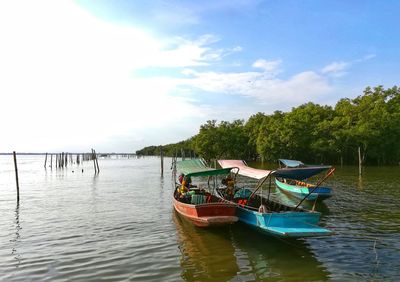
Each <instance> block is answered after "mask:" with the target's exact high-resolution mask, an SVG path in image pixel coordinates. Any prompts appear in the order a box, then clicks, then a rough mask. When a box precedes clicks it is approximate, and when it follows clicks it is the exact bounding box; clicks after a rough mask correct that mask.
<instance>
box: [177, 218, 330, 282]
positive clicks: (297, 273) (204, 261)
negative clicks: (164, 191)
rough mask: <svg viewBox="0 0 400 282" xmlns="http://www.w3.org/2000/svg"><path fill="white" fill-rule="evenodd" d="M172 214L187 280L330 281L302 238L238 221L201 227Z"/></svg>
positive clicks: (183, 272)
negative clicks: (272, 233)
mask: <svg viewBox="0 0 400 282" xmlns="http://www.w3.org/2000/svg"><path fill="white" fill-rule="evenodd" d="M173 213H174V214H173V221H174V223H175V225H176V229H177V239H178V244H179V249H180V251H181V258H180V264H181V268H182V272H181V277H182V279H184V280H185V281H271V280H272V281H325V280H329V272H328V271H327V270H326V269H325V267H324V266H323V265H322V263H320V262H319V261H318V260H317V259H316V258H315V257H314V254H313V253H312V252H311V250H310V247H309V245H308V244H307V243H306V241H305V240H303V239H279V238H276V237H273V236H265V234H262V233H259V232H257V231H255V230H252V229H250V228H248V226H246V225H245V224H242V223H237V224H234V225H232V226H226V227H222V228H212V229H202V228H197V227H195V226H193V225H192V224H190V223H189V222H187V221H185V220H184V219H182V218H180V217H179V215H177V214H176V212H175V211H174V212H173Z"/></svg>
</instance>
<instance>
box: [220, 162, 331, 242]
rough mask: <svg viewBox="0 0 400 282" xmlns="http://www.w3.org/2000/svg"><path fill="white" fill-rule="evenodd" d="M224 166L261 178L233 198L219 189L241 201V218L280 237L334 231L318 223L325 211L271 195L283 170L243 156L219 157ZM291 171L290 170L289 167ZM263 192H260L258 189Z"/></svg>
mask: <svg viewBox="0 0 400 282" xmlns="http://www.w3.org/2000/svg"><path fill="white" fill-rule="evenodd" d="M218 163H219V164H220V165H221V167H222V168H227V167H231V168H232V167H236V168H237V169H236V171H235V170H233V171H235V172H236V173H237V174H240V175H242V176H246V177H250V178H252V179H256V180H258V183H257V186H256V187H255V188H254V189H249V188H241V189H237V190H236V192H235V195H234V197H233V199H229V198H228V197H227V195H226V194H225V193H224V188H221V189H218V190H217V191H218V193H219V196H220V197H221V198H222V199H224V200H225V201H227V202H228V203H233V204H235V205H237V215H238V217H239V221H241V222H243V223H245V224H247V225H249V226H250V227H253V228H255V229H257V230H258V231H261V232H264V233H267V234H270V235H275V236H279V237H311V236H325V235H330V234H332V231H330V230H329V229H326V228H323V227H320V226H318V223H319V220H320V216H321V214H320V213H319V212H317V211H313V210H306V209H303V208H301V207H300V204H299V205H297V206H289V205H286V204H283V203H280V202H278V201H275V200H272V199H271V198H270V187H271V176H274V175H277V176H279V175H280V174H279V170H277V171H269V170H262V169H255V168H251V167H249V166H247V164H246V163H245V162H243V161H241V160H219V161H218ZM285 173H287V171H285ZM267 179H269V180H270V182H269V183H270V185H269V190H268V191H269V192H268V194H267V195H263V194H262V189H261V190H260V187H261V186H262V185H263V184H264V183H265V182H266V180H267ZM258 190H260V191H261V194H260V192H259V193H258V194H257V191H258Z"/></svg>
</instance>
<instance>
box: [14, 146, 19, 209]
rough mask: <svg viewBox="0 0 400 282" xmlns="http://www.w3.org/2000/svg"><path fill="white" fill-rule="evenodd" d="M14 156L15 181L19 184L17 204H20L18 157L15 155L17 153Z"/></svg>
mask: <svg viewBox="0 0 400 282" xmlns="http://www.w3.org/2000/svg"><path fill="white" fill-rule="evenodd" d="M13 155H14V168H15V181H16V183H17V202H19V183H18V167H17V155H16V154H15V151H14V152H13Z"/></svg>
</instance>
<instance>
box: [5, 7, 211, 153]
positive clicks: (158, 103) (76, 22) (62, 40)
mask: <svg viewBox="0 0 400 282" xmlns="http://www.w3.org/2000/svg"><path fill="white" fill-rule="evenodd" d="M0 36H1V38H2V44H1V45H0V62H1V64H0V80H1V81H2V83H1V84H0V93H1V100H2V110H1V111H0V119H1V120H2V121H3V122H2V123H1V129H0V130H1V131H2V132H3V133H2V138H1V140H0V148H1V150H2V151H4V150H8V151H10V150H13V149H16V150H24V151H38V150H39V151H40V150H51V149H52V148H53V149H54V148H60V147H63V146H67V145H68V144H69V146H79V144H80V145H81V148H85V146H89V147H90V146H94V145H95V144H97V143H99V142H104V140H107V139H110V138H112V136H115V135H132V132H134V131H135V130H138V131H140V130H142V129H143V128H146V129H149V130H151V128H157V127H167V126H168V125H169V124H171V123H176V122H177V121H181V120H189V121H190V119H193V118H202V117H203V116H204V115H205V113H207V108H204V107H195V106H193V105H192V103H191V101H188V100H186V99H183V98H181V97H175V96H171V93H173V92H174V91H175V86H176V82H175V81H174V80H169V79H167V78H153V79H151V80H148V79H144V78H142V79H139V78H135V77H133V76H132V71H133V70H136V69H141V68H147V67H156V66H157V67H188V66H189V67H193V66H197V65H205V64H208V63H209V62H210V60H215V59H218V56H219V54H218V53H217V54H216V55H214V56H213V55H212V54H213V50H212V49H210V48H209V47H208V46H206V45H207V44H210V43H211V42H215V40H217V39H216V38H213V37H212V36H208V35H207V36H203V37H200V38H199V39H198V40H197V41H189V40H175V41H174V42H173V43H174V45H173V46H171V41H167V40H162V39H158V38H155V37H153V36H151V35H150V34H148V33H145V32H144V31H142V30H140V29H137V28H133V27H121V26H115V25H112V24H110V23H106V22H102V21H100V20H98V19H96V18H94V17H93V16H91V15H89V14H88V13H86V12H85V11H83V10H81V9H80V8H78V7H77V6H75V5H74V4H73V2H70V1H34V2H32V1H26V2H24V9H21V6H20V2H18V3H17V2H14V1H7V2H4V1H3V2H1V3H0ZM177 109H185V110H177ZM181 126H182V127H185V126H188V125H185V124H184V122H182V123H181ZM116 150H118V149H116Z"/></svg>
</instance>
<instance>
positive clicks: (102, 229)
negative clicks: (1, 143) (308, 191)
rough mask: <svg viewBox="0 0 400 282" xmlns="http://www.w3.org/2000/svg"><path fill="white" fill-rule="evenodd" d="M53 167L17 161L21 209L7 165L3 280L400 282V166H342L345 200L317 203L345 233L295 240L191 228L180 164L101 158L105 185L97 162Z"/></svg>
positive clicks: (0, 160) (1, 186) (0, 228)
mask: <svg viewBox="0 0 400 282" xmlns="http://www.w3.org/2000/svg"><path fill="white" fill-rule="evenodd" d="M43 162H44V157H29V156H18V167H19V177H20V203H19V205H17V202H16V189H15V176H14V168H13V162H12V156H0V280H1V281H39V280H40V281H98V280H100V279H101V280H104V281H120V280H125V281H182V280H186V281H263V280H264V281H293V280H295V281H296V280H299V281H325V280H337V281H343V280H369V281H376V280H385V281H398V280H399V279H400V185H399V183H400V167H395V168H367V170H366V172H365V175H364V176H363V178H362V179H359V178H358V176H357V168H354V167H347V168H343V169H338V170H337V172H336V173H335V176H334V177H333V178H332V179H331V180H330V182H329V183H328V184H329V185H330V186H332V187H334V191H335V195H334V196H333V197H332V198H331V199H328V200H326V201H325V203H324V204H321V205H319V206H318V209H319V210H320V211H322V213H323V216H322V225H324V226H328V227H330V228H332V229H333V230H334V231H335V235H333V236H331V237H324V238H311V239H293V240H289V241H288V240H282V239H277V238H274V237H269V236H266V235H261V234H258V233H257V232H255V231H253V230H250V229H248V228H247V227H246V226H244V225H241V224H237V225H233V226H231V227H224V228H218V229H211V230H209V229H199V228H196V227H193V226H192V225H191V224H190V223H188V222H186V221H185V220H182V219H181V218H180V217H179V216H177V215H176V214H175V213H174V211H173V207H172V201H171V195H172V189H173V185H172V180H171V174H170V171H169V166H170V160H166V161H165V171H166V172H165V175H164V178H161V177H160V173H159V166H160V160H159V159H158V158H142V159H126V158H125V159H100V160H99V164H100V169H101V171H100V174H99V175H97V176H95V175H94V170H93V165H92V163H85V164H84V166H82V165H81V166H79V167H78V166H76V165H71V166H69V167H68V168H67V169H64V170H56V169H53V170H50V169H47V171H46V170H44V168H43ZM82 168H83V169H84V171H83V173H82ZM274 196H275V197H278V196H280V195H279V192H277V191H275V192H274ZM285 200H286V201H289V200H290V199H288V198H285Z"/></svg>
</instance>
